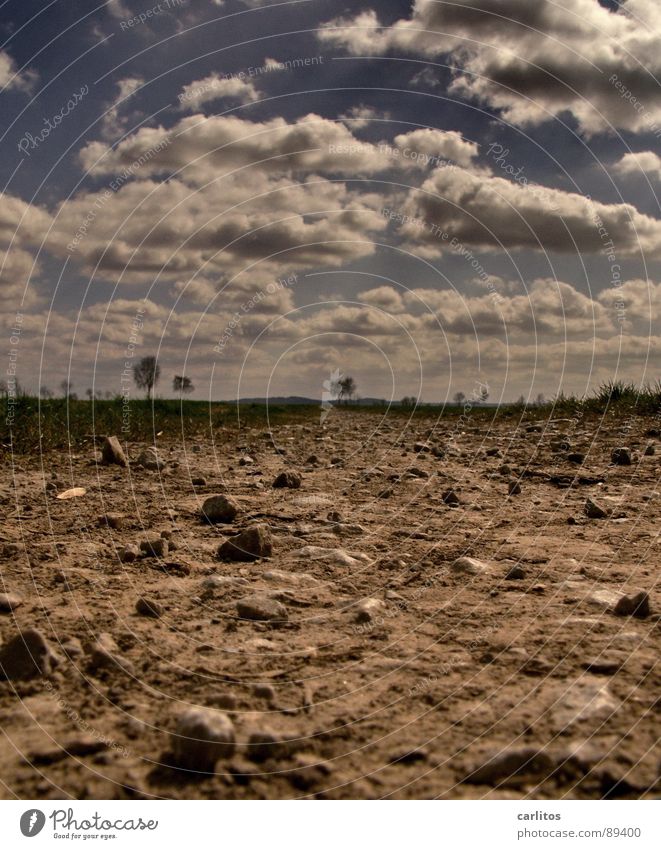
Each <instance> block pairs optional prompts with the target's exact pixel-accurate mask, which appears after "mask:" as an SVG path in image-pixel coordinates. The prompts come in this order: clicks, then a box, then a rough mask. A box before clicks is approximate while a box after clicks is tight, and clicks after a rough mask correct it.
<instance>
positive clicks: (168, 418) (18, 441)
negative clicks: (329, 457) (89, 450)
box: [0, 381, 661, 455]
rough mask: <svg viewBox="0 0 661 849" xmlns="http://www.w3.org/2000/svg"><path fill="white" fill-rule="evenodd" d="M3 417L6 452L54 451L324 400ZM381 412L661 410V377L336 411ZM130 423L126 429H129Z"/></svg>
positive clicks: (91, 408) (279, 413) (88, 406)
mask: <svg viewBox="0 0 661 849" xmlns="http://www.w3.org/2000/svg"><path fill="white" fill-rule="evenodd" d="M4 406H5V409H4V411H3V413H4V415H3V417H2V420H1V421H0V452H1V453H2V454H3V455H7V454H8V453H10V452H11V453H13V454H34V453H40V452H42V451H49V450H63V449H66V450H69V449H77V448H84V447H90V446H92V445H93V444H94V442H95V441H98V440H99V439H100V438H102V437H103V436H106V435H109V434H115V435H117V436H119V437H120V439H122V441H124V440H129V441H136V442H142V441H146V442H151V441H152V440H153V439H154V438H155V436H156V435H157V434H160V435H163V436H166V437H171V438H175V439H176V438H182V436H183V437H185V438H186V439H190V438H191V437H193V436H207V437H209V438H210V437H211V436H212V435H214V436H215V435H216V434H217V432H218V431H219V430H231V431H239V430H241V429H242V428H263V429H265V430H266V429H268V428H271V427H277V426H279V425H283V424H302V423H305V424H309V425H310V426H318V425H319V416H320V404H309V405H307V404H291V405H283V404H278V405H266V404H259V403H248V404H240V405H238V404H236V403H229V402H218V403H215V402H214V403H211V404H210V403H208V402H206V401H191V400H177V399H170V400H168V399H161V398H157V399H155V400H154V401H153V402H150V401H146V400H132V401H131V403H130V406H129V407H128V413H127V412H126V410H125V408H124V406H123V404H122V400H121V398H119V399H116V400H112V401H94V402H90V401H82V400H68V399H66V398H58V399H52V400H47V401H40V400H39V399H38V398H33V397H29V396H21V397H18V398H16V399H10V400H9V401H7V400H5V401H4ZM345 410H349V411H350V412H351V413H352V414H377V415H380V416H383V415H384V414H386V412H387V414H388V415H389V416H400V417H406V418H408V417H409V416H411V415H413V416H415V417H416V418H417V417H428V416H430V415H433V416H436V417H438V416H441V415H443V416H448V417H451V416H456V415H461V414H464V415H467V416H470V417H471V418H472V419H474V420H484V419H485V418H489V419H494V418H497V417H500V416H503V417H513V416H516V417H525V418H531V417H535V418H539V417H544V416H550V415H552V416H556V417H558V416H573V415H576V414H577V413H579V412H580V413H581V414H582V415H604V414H606V413H609V412H610V413H612V414H614V415H638V416H657V417H659V416H661V383H660V382H659V381H657V382H656V383H655V384H654V385H645V386H642V387H636V386H635V385H634V384H633V383H626V382H623V381H609V382H607V383H604V384H602V385H601V386H600V387H599V388H598V389H597V390H596V392H595V393H593V394H592V395H591V396H589V397H585V398H577V397H575V396H566V395H563V394H561V395H559V396H558V397H557V398H555V399H553V400H552V401H548V402H546V403H545V404H542V405H530V406H527V405H525V404H520V403H518V404H509V405H503V406H501V407H479V406H474V407H472V409H471V410H470V412H469V413H467V412H466V411H465V410H464V408H463V407H461V406H457V405H447V406H445V407H442V406H440V405H425V404H420V405H419V406H418V407H417V408H416V409H415V410H411V409H410V408H407V407H400V406H399V405H397V406H392V407H384V406H383V405H379V406H377V405H375V406H355V405H349V406H347V407H346V408H345V407H344V406H342V407H340V408H338V409H336V410H335V411H333V415H342V414H343V413H344V412H345ZM123 428H127V429H123Z"/></svg>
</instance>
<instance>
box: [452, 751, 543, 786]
mask: <svg viewBox="0 0 661 849" xmlns="http://www.w3.org/2000/svg"><path fill="white" fill-rule="evenodd" d="M554 767H555V762H554V759H553V758H552V757H551V756H550V755H549V754H547V753H546V752H544V751H543V750H540V749H535V748H532V747H524V748H518V749H509V750H505V751H501V752H498V753H497V754H495V755H494V756H493V757H491V758H490V759H489V760H488V761H486V762H485V763H483V764H481V765H479V766H477V767H476V768H475V769H473V770H472V771H471V772H469V774H468V775H466V776H465V777H464V779H463V780H464V782H466V783H467V784H490V785H494V784H502V783H509V782H511V781H513V780H518V781H526V780H528V781H529V780H530V779H535V780H538V779H541V778H543V777H545V776H548V775H550V774H551V773H552V772H553V770H554Z"/></svg>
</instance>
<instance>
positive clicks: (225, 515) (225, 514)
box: [202, 495, 239, 525]
mask: <svg viewBox="0 0 661 849" xmlns="http://www.w3.org/2000/svg"><path fill="white" fill-rule="evenodd" d="M238 512H239V505H238V504H237V503H236V501H235V500H234V499H233V498H230V497H229V496H227V495H210V496H209V498H207V499H206V500H205V501H204V504H203V505H202V518H203V519H205V520H206V521H207V522H209V523H210V524H212V525H213V524H216V523H217V522H231V521H232V520H233V519H234V518H235V516H236V514H237V513H238Z"/></svg>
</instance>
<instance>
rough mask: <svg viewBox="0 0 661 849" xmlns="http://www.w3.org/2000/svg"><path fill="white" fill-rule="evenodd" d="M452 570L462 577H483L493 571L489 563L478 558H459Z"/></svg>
mask: <svg viewBox="0 0 661 849" xmlns="http://www.w3.org/2000/svg"><path fill="white" fill-rule="evenodd" d="M450 568H451V569H452V571H453V572H456V573H457V574H460V575H483V574H485V573H486V572H490V571H491V569H490V567H489V565H488V564H487V563H484V562H483V561H482V560H478V559H477V558H476V557H459V558H458V559H457V560H455V561H454V563H453V564H452V566H451V567H450Z"/></svg>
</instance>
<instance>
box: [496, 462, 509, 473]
mask: <svg viewBox="0 0 661 849" xmlns="http://www.w3.org/2000/svg"><path fill="white" fill-rule="evenodd" d="M498 471H499V473H500V474H501V475H511V474H512V469H511V467H510V466H508V465H507V463H503V465H502V466H501V467H500V468H499V469H498Z"/></svg>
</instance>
